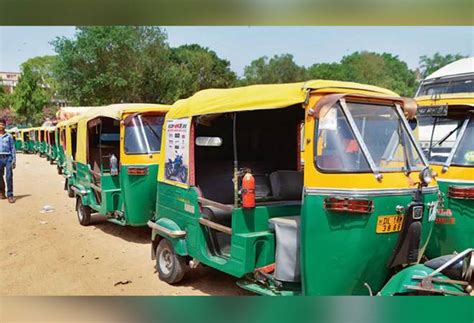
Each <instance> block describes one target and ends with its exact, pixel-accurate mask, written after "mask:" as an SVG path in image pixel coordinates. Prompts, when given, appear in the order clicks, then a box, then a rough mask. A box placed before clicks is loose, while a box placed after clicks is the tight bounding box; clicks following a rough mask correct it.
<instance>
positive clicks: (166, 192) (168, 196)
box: [153, 182, 301, 277]
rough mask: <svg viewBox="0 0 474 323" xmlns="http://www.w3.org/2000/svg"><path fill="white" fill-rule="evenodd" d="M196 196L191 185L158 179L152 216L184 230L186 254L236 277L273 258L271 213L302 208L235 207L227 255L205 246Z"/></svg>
mask: <svg viewBox="0 0 474 323" xmlns="http://www.w3.org/2000/svg"><path fill="white" fill-rule="evenodd" d="M197 198H198V194H197V192H196V190H195V189H194V188H190V189H186V188H180V187H177V186H173V185H169V184H166V183H162V182H159V183H158V192H157V206H156V215H155V216H156V218H155V220H157V221H160V219H162V218H167V219H170V220H172V221H173V222H174V223H176V224H177V225H178V227H179V229H180V230H184V231H186V237H185V241H186V247H187V251H188V254H187V255H189V256H191V257H193V258H195V259H197V260H199V261H200V262H202V263H204V264H206V265H208V266H210V267H213V268H216V269H218V270H221V271H223V272H225V273H227V274H230V275H233V276H235V277H242V276H244V275H245V274H247V273H251V272H253V271H254V269H255V268H259V267H263V266H266V265H269V264H271V263H273V262H274V261H275V235H274V233H273V232H272V231H269V228H268V220H269V219H270V218H272V217H278V216H292V215H298V214H299V213H300V209H301V207H300V205H299V204H293V205H283V204H279V205H278V204H274V205H267V206H258V207H256V208H254V209H247V210H244V209H241V208H236V209H234V210H233V213H232V237H231V247H230V255H229V256H228V257H227V256H218V255H213V254H211V253H210V251H209V250H208V247H207V239H208V230H207V227H205V226H203V225H201V224H200V223H199V218H200V217H201V214H200V209H199V205H198V200H197ZM153 234H154V235H156V234H157V233H156V232H154V233H153ZM164 237H165V238H167V237H166V236H164ZM170 241H171V239H170ZM172 242H173V241H172ZM175 248H177V246H175Z"/></svg>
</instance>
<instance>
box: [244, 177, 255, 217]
mask: <svg viewBox="0 0 474 323" xmlns="http://www.w3.org/2000/svg"><path fill="white" fill-rule="evenodd" d="M242 207H243V208H245V209H250V208H253V207H255V178H254V177H253V175H252V174H251V173H249V172H247V173H245V175H244V178H243V179H242Z"/></svg>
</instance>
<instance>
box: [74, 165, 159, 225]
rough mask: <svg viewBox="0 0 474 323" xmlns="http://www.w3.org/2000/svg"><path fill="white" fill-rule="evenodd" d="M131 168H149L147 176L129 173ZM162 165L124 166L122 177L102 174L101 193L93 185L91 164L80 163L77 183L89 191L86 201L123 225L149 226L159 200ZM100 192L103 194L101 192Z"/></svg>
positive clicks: (122, 167)
mask: <svg viewBox="0 0 474 323" xmlns="http://www.w3.org/2000/svg"><path fill="white" fill-rule="evenodd" d="M129 167H147V168H148V172H147V175H144V176H141V175H129V174H128V172H127V170H128V168H129ZM157 174H158V165H156V164H155V165H122V166H121V168H120V172H119V175H118V176H111V175H110V174H108V173H105V174H104V173H102V176H101V178H100V184H96V186H100V188H101V192H100V193H98V192H96V191H95V190H94V189H93V187H92V186H91V183H92V180H93V177H92V174H91V172H90V166H89V165H85V164H82V163H78V164H77V179H76V181H75V185H76V186H77V187H81V188H84V190H85V191H86V192H87V193H86V194H84V196H83V203H84V204H85V205H87V206H90V207H91V208H92V209H94V210H95V211H97V212H99V213H100V214H102V215H106V216H109V220H110V221H112V222H114V223H116V224H121V225H131V226H145V225H146V224H147V222H148V221H149V220H150V219H151V218H152V217H153V213H154V208H155V199H156V176H157ZM99 194H100V195H99Z"/></svg>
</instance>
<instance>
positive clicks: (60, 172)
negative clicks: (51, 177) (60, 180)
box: [56, 166, 63, 175]
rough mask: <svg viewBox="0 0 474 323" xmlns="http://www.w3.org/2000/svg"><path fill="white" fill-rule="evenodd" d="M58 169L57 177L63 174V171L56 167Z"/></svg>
mask: <svg viewBox="0 0 474 323" xmlns="http://www.w3.org/2000/svg"><path fill="white" fill-rule="evenodd" d="M56 168H57V169H58V175H62V174H63V169H62V168H61V167H59V166H57V167H56Z"/></svg>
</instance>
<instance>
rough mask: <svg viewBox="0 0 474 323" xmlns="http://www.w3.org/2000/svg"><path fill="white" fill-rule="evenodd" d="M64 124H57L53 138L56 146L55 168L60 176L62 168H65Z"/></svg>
mask: <svg viewBox="0 0 474 323" xmlns="http://www.w3.org/2000/svg"><path fill="white" fill-rule="evenodd" d="M63 124H64V122H59V123H58V124H57V125H56V130H55V137H56V142H57V143H58V144H57V158H56V168H57V170H58V174H59V175H62V173H63V168H64V167H65V166H66V155H65V151H66V128H65V127H64V125H63Z"/></svg>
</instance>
